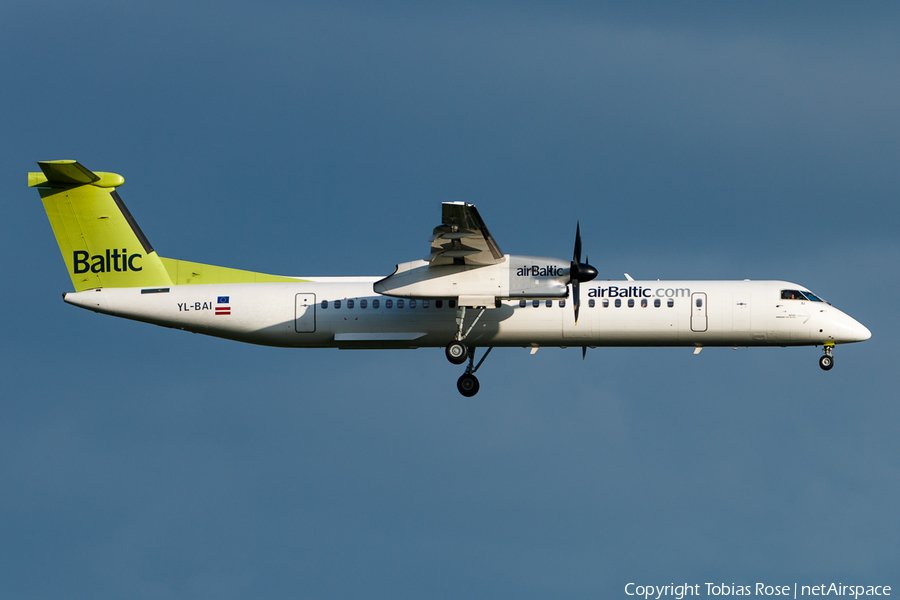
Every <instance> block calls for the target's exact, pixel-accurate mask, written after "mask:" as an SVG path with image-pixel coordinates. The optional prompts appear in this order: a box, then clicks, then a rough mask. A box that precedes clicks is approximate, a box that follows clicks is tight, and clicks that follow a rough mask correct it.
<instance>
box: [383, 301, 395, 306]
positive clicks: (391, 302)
mask: <svg viewBox="0 0 900 600" xmlns="http://www.w3.org/2000/svg"><path fill="white" fill-rule="evenodd" d="M384 307H385V308H394V301H393V300H385V301H384Z"/></svg>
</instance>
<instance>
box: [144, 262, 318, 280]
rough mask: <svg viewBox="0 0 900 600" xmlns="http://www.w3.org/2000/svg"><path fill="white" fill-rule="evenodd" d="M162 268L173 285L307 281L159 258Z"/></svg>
mask: <svg viewBox="0 0 900 600" xmlns="http://www.w3.org/2000/svg"><path fill="white" fill-rule="evenodd" d="M160 260H161V261H162V264H163V266H164V267H165V268H166V271H168V273H169V277H170V278H171V279H172V283H173V284H175V285H198V284H203V283H292V282H293V283H296V282H303V281H307V280H306V279H300V278H299V277H283V276H281V275H269V274H267V273H256V272H254V271H242V270H241V269H232V268H229V267H217V266H215V265H205V264H202V263H195V262H190V261H186V260H176V259H174V258H162V257H160Z"/></svg>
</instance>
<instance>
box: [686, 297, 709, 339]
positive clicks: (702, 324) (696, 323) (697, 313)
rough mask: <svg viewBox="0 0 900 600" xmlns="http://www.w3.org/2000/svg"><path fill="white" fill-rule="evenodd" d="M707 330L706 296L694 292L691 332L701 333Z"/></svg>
mask: <svg viewBox="0 0 900 600" xmlns="http://www.w3.org/2000/svg"><path fill="white" fill-rule="evenodd" d="M682 314H684V313H682ZM706 328H707V323H706V294H705V293H704V292H694V293H693V294H691V331H697V332H701V331H706Z"/></svg>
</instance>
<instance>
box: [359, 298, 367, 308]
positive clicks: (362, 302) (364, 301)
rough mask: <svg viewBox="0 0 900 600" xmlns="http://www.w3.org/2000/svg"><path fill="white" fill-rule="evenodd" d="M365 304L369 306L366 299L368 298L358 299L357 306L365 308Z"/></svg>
mask: <svg viewBox="0 0 900 600" xmlns="http://www.w3.org/2000/svg"><path fill="white" fill-rule="evenodd" d="M367 306H369V301H368V300H365V299H363V300H360V301H359V307H360V308H366V307H367Z"/></svg>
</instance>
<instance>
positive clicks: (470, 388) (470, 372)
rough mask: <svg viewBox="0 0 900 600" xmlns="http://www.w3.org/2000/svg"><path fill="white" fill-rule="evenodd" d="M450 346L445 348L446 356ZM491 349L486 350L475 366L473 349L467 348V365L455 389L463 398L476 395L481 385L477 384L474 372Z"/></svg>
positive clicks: (448, 353)
mask: <svg viewBox="0 0 900 600" xmlns="http://www.w3.org/2000/svg"><path fill="white" fill-rule="evenodd" d="M449 349H450V346H447V350H448V352H447V355H448V356H449V355H450V352H449ZM491 350H493V347H491V348H488V349H487V351H486V352H485V353H484V354H483V355H482V356H481V360H479V361H478V364H477V365H476V364H475V348H468V349H467V352H466V354H467V355H468V357H469V365H468V366H467V367H466V372H465V373H463V374H462V375H461V376H460V377H459V379H458V380H457V381H456V389H458V390H459V393H460V394H462V395H463V396H465V397H466V398H471V397H472V396H474V395H475V394H477V393H478V390H479V388H481V385H480V384H479V383H478V378H477V377H475V371H477V370H478V369H480V368H481V365H482V364H483V363H484V359H486V358H487V357H488V354H490V353H491Z"/></svg>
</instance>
